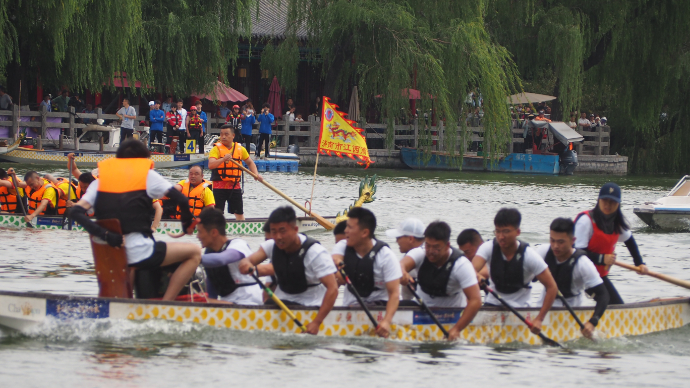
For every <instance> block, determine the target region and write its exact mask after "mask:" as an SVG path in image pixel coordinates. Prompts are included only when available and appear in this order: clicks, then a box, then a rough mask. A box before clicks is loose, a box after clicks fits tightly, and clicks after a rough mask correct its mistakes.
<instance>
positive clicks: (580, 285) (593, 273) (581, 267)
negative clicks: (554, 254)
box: [534, 244, 604, 307]
mask: <svg viewBox="0 0 690 388" xmlns="http://www.w3.org/2000/svg"><path fill="white" fill-rule="evenodd" d="M549 248H551V247H550V246H549V244H543V245H539V246H538V247H536V248H534V250H535V251H537V254H539V256H541V257H542V258H543V259H546V253H548V252H549ZM573 252H575V249H573ZM558 265H561V264H558ZM603 282H604V281H603V280H601V277H599V273H598V272H597V269H596V267H595V266H594V263H592V260H590V259H589V258H587V256H582V257H580V258H579V259H578V260H577V264H575V267H574V268H573V281H572V283H571V284H570V292H571V293H572V294H575V296H573V297H570V298H565V300H567V301H568V304H570V305H571V306H573V307H579V306H582V305H583V303H584V301H585V292H584V290H588V289H590V288H592V287H596V286H598V285H600V284H601V283H603ZM577 294H579V295H577ZM545 295H546V289H544V290H542V292H541V297H540V299H539V305H541V304H542V303H543V302H544V296H545ZM562 306H563V303H562V302H561V300H560V299H558V298H556V300H555V301H554V302H553V307H562Z"/></svg>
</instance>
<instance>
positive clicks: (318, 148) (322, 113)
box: [309, 96, 326, 216]
mask: <svg viewBox="0 0 690 388" xmlns="http://www.w3.org/2000/svg"><path fill="white" fill-rule="evenodd" d="M325 109H326V96H322V97H321V123H320V125H319V145H318V146H317V147H316V161H315V162H314V178H312V180H311V197H309V215H310V216H311V209H312V208H313V206H312V202H313V201H314V185H315V184H316V169H317V168H318V167H319V155H320V154H321V136H322V135H323V123H324V119H325V117H324V111H325Z"/></svg>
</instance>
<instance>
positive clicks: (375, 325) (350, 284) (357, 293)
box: [338, 262, 379, 329]
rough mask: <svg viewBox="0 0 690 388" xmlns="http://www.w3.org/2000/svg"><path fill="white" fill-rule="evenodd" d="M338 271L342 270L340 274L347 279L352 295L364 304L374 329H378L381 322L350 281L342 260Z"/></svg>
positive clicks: (360, 303)
mask: <svg viewBox="0 0 690 388" xmlns="http://www.w3.org/2000/svg"><path fill="white" fill-rule="evenodd" d="M338 271H339V272H340V276H342V277H343V279H345V283H347V289H348V290H350V292H351V293H352V295H354V296H355V299H357V302H359V305H360V306H362V309H363V310H364V312H365V313H366V314H367V317H369V320H370V321H371V323H372V324H373V325H374V329H378V327H379V322H378V321H377V320H376V318H374V315H372V314H371V311H369V308H368V307H367V305H366V303H364V299H362V297H361V296H360V295H359V292H357V289H356V288H355V286H354V285H353V284H352V281H350V277H349V276H347V273H346V272H345V263H343V262H341V263H340V264H339V265H338Z"/></svg>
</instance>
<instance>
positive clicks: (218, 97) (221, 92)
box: [192, 81, 249, 102]
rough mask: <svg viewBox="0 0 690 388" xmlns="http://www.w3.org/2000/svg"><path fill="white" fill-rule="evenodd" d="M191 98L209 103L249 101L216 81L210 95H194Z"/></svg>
mask: <svg viewBox="0 0 690 388" xmlns="http://www.w3.org/2000/svg"><path fill="white" fill-rule="evenodd" d="M192 96H193V97H197V98H205V99H207V100H211V101H231V102H243V101H247V100H249V97H247V96H245V95H244V94H242V93H240V92H238V91H237V90H235V89H233V88H231V87H230V86H228V85H225V84H224V83H222V82H220V81H216V85H215V87H214V88H213V91H212V92H211V93H208V94H204V93H194V94H192Z"/></svg>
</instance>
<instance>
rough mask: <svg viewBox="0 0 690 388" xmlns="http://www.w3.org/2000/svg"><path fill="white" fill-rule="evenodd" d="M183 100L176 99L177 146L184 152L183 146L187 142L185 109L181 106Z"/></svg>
mask: <svg viewBox="0 0 690 388" xmlns="http://www.w3.org/2000/svg"><path fill="white" fill-rule="evenodd" d="M182 105H184V101H182V99H181V98H180V99H179V100H177V113H178V114H179V115H180V132H179V134H178V135H179V136H180V141H179V142H178V143H177V148H178V149H179V150H180V152H181V153H184V147H185V145H186V144H187V110H186V109H185V108H183V107H182Z"/></svg>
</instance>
